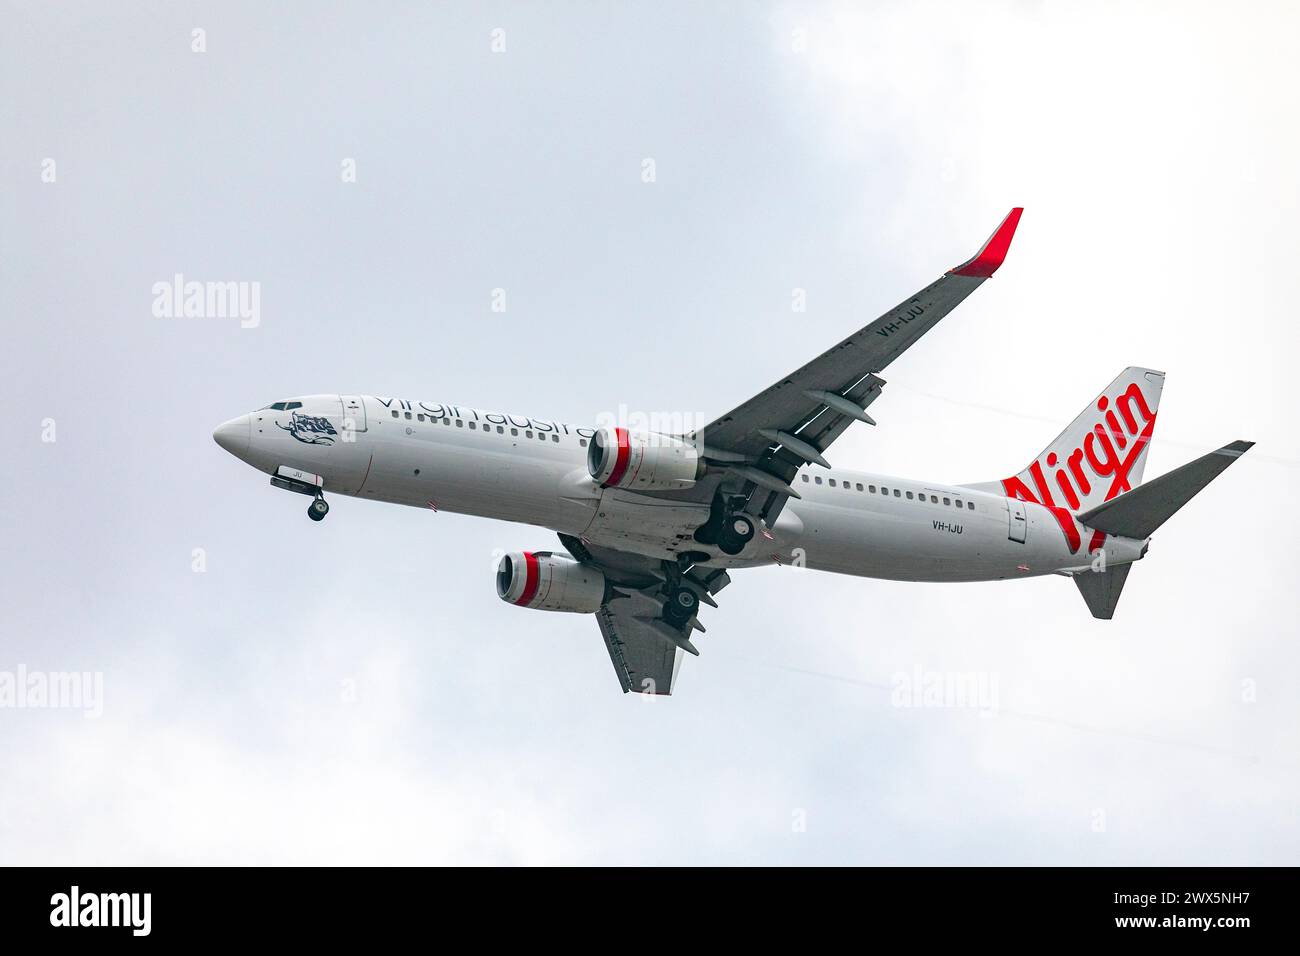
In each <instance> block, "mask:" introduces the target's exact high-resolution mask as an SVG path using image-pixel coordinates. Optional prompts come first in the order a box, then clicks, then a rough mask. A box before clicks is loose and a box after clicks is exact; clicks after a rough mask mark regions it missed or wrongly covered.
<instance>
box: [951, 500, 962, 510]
mask: <svg viewBox="0 0 1300 956" xmlns="http://www.w3.org/2000/svg"><path fill="white" fill-rule="evenodd" d="M953 506H954V507H956V508H960V507H961V502H960V501H954V502H953Z"/></svg>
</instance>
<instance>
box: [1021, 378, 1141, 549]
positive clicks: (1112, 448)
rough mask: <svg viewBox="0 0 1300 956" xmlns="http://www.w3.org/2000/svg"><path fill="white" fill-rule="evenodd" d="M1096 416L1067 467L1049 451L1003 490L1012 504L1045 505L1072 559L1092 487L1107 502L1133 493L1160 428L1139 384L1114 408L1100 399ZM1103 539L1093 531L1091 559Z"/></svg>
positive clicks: (1103, 537)
mask: <svg viewBox="0 0 1300 956" xmlns="http://www.w3.org/2000/svg"><path fill="white" fill-rule="evenodd" d="M1097 413H1098V417H1099V418H1100V419H1101V420H1100V421H1099V422H1097V424H1096V425H1095V426H1094V427H1093V429H1092V430H1091V431H1090V432H1088V434H1086V435H1085V436H1084V439H1083V443H1082V444H1081V445H1080V446H1079V447H1077V448H1075V449H1074V450H1073V451H1071V452H1070V454H1069V455H1068V456H1066V459H1065V461H1064V462H1061V460H1060V458H1059V457H1058V456H1057V453H1056V451H1055V450H1049V451H1048V453H1047V454H1046V455H1045V456H1044V457H1043V458H1042V459H1041V460H1037V461H1035V462H1034V463H1033V464H1032V465H1030V466H1029V468H1028V469H1026V471H1023V472H1021V473H1020V475H1017V476H1014V477H1011V478H1006V479H1003V481H1002V490H1003V492H1004V493H1005V494H1006V496H1007V497H1008V498H1017V499H1019V500H1020V501H1030V502H1033V503H1034V504H1039V505H1043V506H1044V507H1045V508H1047V509H1048V510H1049V511H1051V512H1052V514H1053V515H1054V516H1055V518H1056V522H1057V524H1059V525H1060V526H1061V532H1062V534H1064V535H1065V540H1066V543H1067V544H1068V545H1069V547H1070V553H1071V554H1074V553H1076V552H1077V551H1078V550H1079V546H1080V545H1081V544H1082V543H1083V542H1082V537H1081V535H1080V533H1079V527H1078V525H1077V524H1076V522H1075V520H1074V514H1073V512H1075V511H1078V510H1079V505H1080V502H1081V500H1082V498H1083V497H1086V496H1088V495H1090V494H1092V491H1093V485H1094V484H1096V486H1097V487H1098V488H1102V487H1104V488H1105V489H1106V491H1105V498H1104V499H1103V500H1105V501H1110V500H1111V499H1112V498H1114V497H1115V496H1116V495H1119V494H1121V493H1123V492H1125V491H1129V490H1130V489H1131V488H1132V484H1131V482H1130V480H1129V475H1130V474H1131V473H1132V471H1133V467H1134V466H1135V465H1136V464H1137V462H1138V460H1139V459H1140V458H1141V457H1142V453H1143V452H1144V451H1145V450H1146V447H1147V444H1148V443H1149V442H1150V441H1151V435H1152V433H1153V432H1154V431H1155V427H1156V413H1155V412H1153V411H1151V409H1150V407H1149V406H1148V405H1147V400H1146V397H1145V396H1144V395H1143V394H1142V389H1141V388H1140V387H1139V386H1138V383H1137V382H1133V383H1131V384H1130V385H1129V387H1128V388H1127V389H1126V390H1125V392H1124V393H1123V394H1122V395H1120V396H1119V397H1118V398H1117V399H1115V401H1114V403H1113V404H1112V402H1111V400H1110V399H1109V398H1107V397H1106V396H1105V395H1103V396H1102V397H1101V398H1099V399H1097ZM1085 466H1086V467H1085ZM1044 467H1046V468H1048V469H1051V470H1052V477H1053V479H1055V483H1056V489H1057V491H1058V492H1059V493H1060V501H1061V503H1060V504H1058V503H1057V498H1056V496H1055V495H1054V494H1053V493H1052V488H1051V482H1050V481H1049V480H1048V478H1047V476H1046V474H1045V472H1044ZM1026 474H1027V475H1028V476H1029V478H1030V479H1031V480H1032V481H1033V485H1034V487H1033V488H1032V489H1031V488H1030V487H1029V486H1028V485H1027V484H1026V483H1025V481H1024V480H1022V478H1021V475H1026ZM1107 482H1109V485H1107ZM1066 506H1068V508H1067V507H1066ZM1105 539H1106V535H1105V534H1104V533H1103V532H1101V531H1094V532H1093V535H1092V540H1091V541H1089V543H1088V551H1089V553H1091V552H1093V551H1096V550H1097V549H1098V548H1100V547H1101V545H1102V542H1103V541H1105Z"/></svg>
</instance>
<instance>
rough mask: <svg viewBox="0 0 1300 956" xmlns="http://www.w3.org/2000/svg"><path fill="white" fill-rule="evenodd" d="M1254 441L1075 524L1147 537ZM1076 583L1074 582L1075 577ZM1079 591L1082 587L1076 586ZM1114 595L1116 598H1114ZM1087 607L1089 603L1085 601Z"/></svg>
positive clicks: (1129, 494) (1102, 506)
mask: <svg viewBox="0 0 1300 956" xmlns="http://www.w3.org/2000/svg"><path fill="white" fill-rule="evenodd" d="M1254 444H1255V443H1254V442H1249V441H1235V442H1232V443H1231V444H1229V445H1224V446H1223V447H1222V448H1220V449H1219V450H1218V451H1212V452H1210V453H1209V454H1208V455H1203V456H1201V457H1200V458H1197V459H1196V460H1195V461H1190V462H1188V463H1187V464H1185V465H1183V466H1182V467H1181V468H1175V469H1174V470H1173V471H1171V472H1168V473H1166V474H1163V475H1161V476H1160V477H1159V478H1155V479H1152V480H1151V481H1148V482H1146V483H1145V484H1142V485H1139V486H1138V487H1136V488H1134V489H1133V490H1132V491H1128V492H1125V493H1124V494H1122V495H1120V496H1119V497H1118V498H1112V499H1111V500H1110V501H1107V502H1105V503H1103V504H1100V505H1098V506H1097V507H1095V508H1093V509H1092V510H1091V511H1085V512H1084V513H1083V514H1081V515H1079V523H1080V524H1083V525H1086V526H1088V527H1089V528H1095V529H1097V530H1098V531H1104V532H1106V533H1107V534H1115V535H1120V536H1122V537H1125V538H1136V539H1138V540H1141V539H1143V538H1147V537H1150V536H1151V534H1152V533H1153V532H1154V531H1155V530H1156V529H1157V528H1159V527H1160V526H1161V525H1162V524H1164V523H1165V522H1166V521H1168V520H1169V517H1170V515H1172V514H1173V513H1174V512H1175V511H1177V510H1178V509H1179V508H1181V507H1182V506H1183V505H1185V504H1187V502H1189V501H1191V500H1192V497H1193V496H1194V495H1195V494H1196V493H1197V492H1198V491H1200V490H1201V489H1202V488H1204V487H1205V486H1206V485H1208V484H1209V483H1210V482H1211V481H1213V480H1214V479H1215V478H1216V477H1218V476H1219V474H1221V473H1222V472H1223V470H1224V469H1225V468H1227V467H1228V466H1229V465H1231V464H1232V463H1233V462H1234V461H1236V460H1237V459H1238V458H1240V457H1241V456H1242V455H1244V454H1245V453H1246V452H1247V451H1248V450H1249V449H1250V447H1251V446H1252V445H1254ZM1076 580H1078V579H1077V578H1076ZM1121 583H1122V581H1121ZM1079 588H1080V590H1082V589H1083V585H1082V584H1080V585H1079ZM1117 596H1118V595H1117ZM1084 598H1085V599H1086V598H1087V594H1086V593H1085V594H1084ZM1089 605H1090V606H1091V602H1089Z"/></svg>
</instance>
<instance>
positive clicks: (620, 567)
mask: <svg viewBox="0 0 1300 956" xmlns="http://www.w3.org/2000/svg"><path fill="white" fill-rule="evenodd" d="M560 541H561V542H562V543H563V544H564V547H565V548H566V549H567V550H568V551H569V553H570V554H572V555H573V556H574V558H576V559H577V560H579V561H581V562H582V563H583V564H592V565H595V566H596V567H598V568H600V569H601V571H603V572H604V574H605V577H606V579H607V580H608V581H609V582H610V583H611V585H613V587H612V589H611V595H610V597H609V599H608V600H606V601H605V603H604V604H602V605H601V606H600V610H599V611H597V612H596V621H597V622H598V623H599V625H600V633H601V636H602V637H604V638H605V649H606V650H608V651H609V659H610V661H611V663H613V665H614V673H615V674H616V675H617V676H618V682H619V684H620V685H621V686H622V688H623V692H624V693H625V694H626V693H637V694H654V695H657V696H662V697H666V696H668V695H669V694H671V693H672V692H673V684H674V683H675V682H676V680H677V669H678V667H680V666H681V662H682V652H683V651H685V652H686V653H688V654H698V653H699V652H698V651H697V650H696V649H695V645H694V644H692V643H691V634H692V632H693V631H700V632H703V631H704V627H703V625H701V624H700V623H699V621H698V620H696V619H695V618H694V617H692V618H691V620H690V622H689V623H687V624H683V625H681V626H675V625H672V624H669V623H668V622H667V621H666V620H664V600H665V593H664V592H665V590H666V588H665V585H666V582H667V578H666V576H665V574H664V571H663V570H662V562H659V561H656V560H654V559H653V558H648V557H645V556H643V555H639V554H632V553H630V552H627V551H617V550H615V549H613V548H602V547H598V546H596V545H587V544H584V543H583V542H581V541H579V540H578V539H577V538H574V537H572V536H571V535H567V534H561V535H560ZM677 583H678V584H682V583H685V584H688V585H689V586H690V587H691V588H692V589H693V590H694V591H695V592H696V594H698V595H699V596H700V600H701V601H703V602H705V603H707V604H711V605H713V606H714V607H716V606H717V603H716V602H715V601H714V600H713V598H712V595H713V594H715V593H716V592H718V591H721V590H722V589H723V588H724V587H726V585H727V584H728V583H730V578H729V577H728V576H727V572H726V571H722V570H719V569H711V570H708V571H705V570H704V569H691V570H688V571H686V572H684V573H683V574H682V575H681V576H680V578H679V580H678V581H677Z"/></svg>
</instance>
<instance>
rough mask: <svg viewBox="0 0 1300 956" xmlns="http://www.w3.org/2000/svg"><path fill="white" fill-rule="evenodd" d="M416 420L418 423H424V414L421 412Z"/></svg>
mask: <svg viewBox="0 0 1300 956" xmlns="http://www.w3.org/2000/svg"><path fill="white" fill-rule="evenodd" d="M415 420H416V421H417V422H422V421H424V412H421V413H420V414H418V415H416V416H415Z"/></svg>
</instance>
